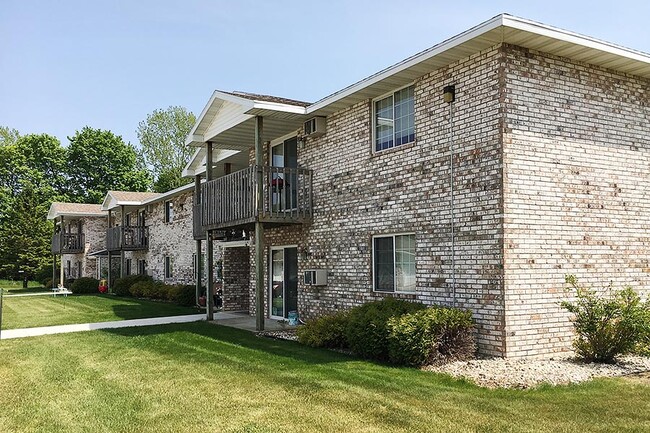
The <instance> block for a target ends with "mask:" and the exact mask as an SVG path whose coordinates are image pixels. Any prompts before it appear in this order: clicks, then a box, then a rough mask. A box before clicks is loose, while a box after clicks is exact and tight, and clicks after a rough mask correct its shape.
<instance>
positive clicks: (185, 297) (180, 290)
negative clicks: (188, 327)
mask: <svg viewBox="0 0 650 433" xmlns="http://www.w3.org/2000/svg"><path fill="white" fill-rule="evenodd" d="M168 287H169V289H168V290H169V291H168V293H167V299H169V300H170V301H172V302H173V303H175V304H178V305H182V306H185V307H192V306H194V305H196V287H195V286H193V285H191V284H175V285H173V286H168Z"/></svg>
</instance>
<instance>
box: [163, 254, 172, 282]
mask: <svg viewBox="0 0 650 433" xmlns="http://www.w3.org/2000/svg"><path fill="white" fill-rule="evenodd" d="M173 265H174V263H173V260H172V258H171V257H170V256H165V278H173V276H174V269H173Z"/></svg>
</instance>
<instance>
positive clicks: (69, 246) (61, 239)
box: [52, 233, 86, 254]
mask: <svg viewBox="0 0 650 433" xmlns="http://www.w3.org/2000/svg"><path fill="white" fill-rule="evenodd" d="M85 245H86V238H85V236H84V234H83V233H57V234H55V235H54V236H52V254H77V253H83V252H84V247H85Z"/></svg>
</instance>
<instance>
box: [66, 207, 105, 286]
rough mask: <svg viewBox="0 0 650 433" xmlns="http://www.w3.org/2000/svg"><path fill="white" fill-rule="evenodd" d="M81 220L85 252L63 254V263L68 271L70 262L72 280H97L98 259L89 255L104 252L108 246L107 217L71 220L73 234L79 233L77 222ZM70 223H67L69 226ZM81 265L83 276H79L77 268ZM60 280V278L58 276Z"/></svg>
mask: <svg viewBox="0 0 650 433" xmlns="http://www.w3.org/2000/svg"><path fill="white" fill-rule="evenodd" d="M79 220H81V232H82V233H83V234H84V237H85V240H86V244H85V246H84V252H83V253H79V254H63V257H62V263H63V266H64V269H65V270H67V262H68V261H70V267H71V275H70V276H69V277H70V278H79V277H91V278H97V265H98V264H99V262H98V260H99V259H98V258H96V257H89V256H88V254H89V253H94V252H96V251H99V250H102V249H104V247H105V244H106V217H82V218H79V219H77V220H70V221H69V222H70V226H71V230H72V232H74V233H76V231H77V228H76V227H77V221H79ZM67 223H68V221H66V225H67ZM78 263H81V275H78V271H77V266H78ZM57 278H58V276H57Z"/></svg>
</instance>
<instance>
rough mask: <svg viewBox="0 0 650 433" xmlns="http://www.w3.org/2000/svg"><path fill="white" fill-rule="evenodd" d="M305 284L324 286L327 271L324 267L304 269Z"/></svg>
mask: <svg viewBox="0 0 650 433" xmlns="http://www.w3.org/2000/svg"><path fill="white" fill-rule="evenodd" d="M304 282H305V286H326V285H327V271H326V270H325V269H310V270H308V271H305V279H304Z"/></svg>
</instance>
